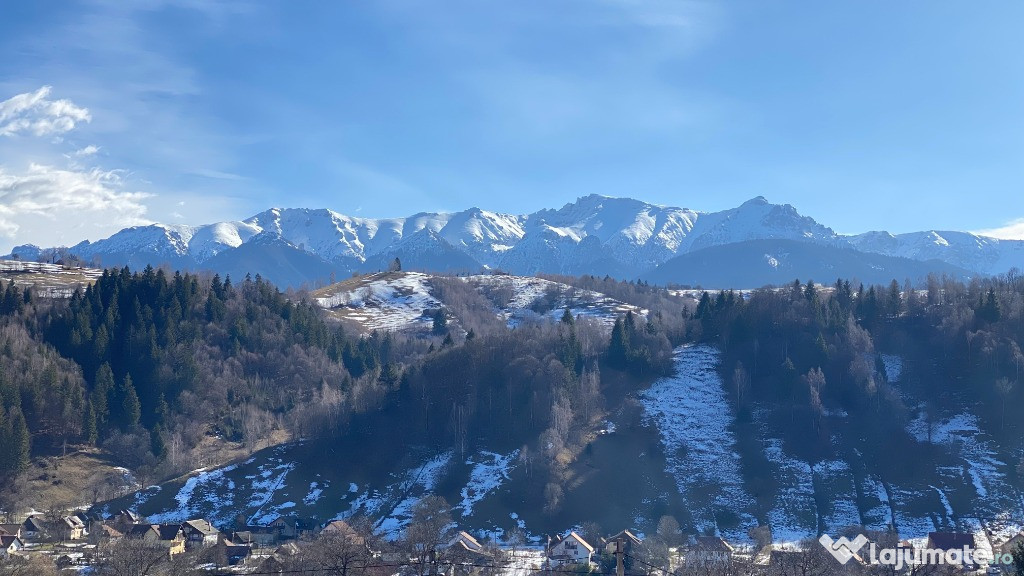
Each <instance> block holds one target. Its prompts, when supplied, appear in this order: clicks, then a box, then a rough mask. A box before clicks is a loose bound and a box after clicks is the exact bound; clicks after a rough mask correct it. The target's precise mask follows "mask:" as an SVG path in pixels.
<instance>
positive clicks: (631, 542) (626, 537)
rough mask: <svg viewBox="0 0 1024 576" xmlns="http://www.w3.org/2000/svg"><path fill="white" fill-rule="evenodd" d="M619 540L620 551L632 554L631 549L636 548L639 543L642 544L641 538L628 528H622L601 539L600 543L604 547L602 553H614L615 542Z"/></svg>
mask: <svg viewBox="0 0 1024 576" xmlns="http://www.w3.org/2000/svg"><path fill="white" fill-rule="evenodd" d="M619 540H622V551H623V552H624V553H625V554H630V555H631V554H633V551H634V550H636V549H638V548H639V547H640V545H641V544H643V540H641V539H639V538H637V536H636V534H633V533H632V532H630V531H629V530H623V531H622V532H619V533H618V534H616V535H614V536H609V537H608V538H602V539H601V544H602V547H603V548H604V553H605V554H608V555H613V554H615V550H616V542H618V541H619Z"/></svg>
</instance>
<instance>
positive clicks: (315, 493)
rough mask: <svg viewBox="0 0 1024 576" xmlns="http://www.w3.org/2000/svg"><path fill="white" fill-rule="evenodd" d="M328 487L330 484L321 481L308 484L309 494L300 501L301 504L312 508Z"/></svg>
mask: <svg viewBox="0 0 1024 576" xmlns="http://www.w3.org/2000/svg"><path fill="white" fill-rule="evenodd" d="M330 485H331V483H330V482H328V481H327V480H321V481H320V482H316V481H314V482H310V483H309V493H307V494H306V497H305V498H303V499H302V503H303V504H305V505H306V506H312V505H313V504H316V502H317V500H320V497H321V496H322V495H323V493H324V489H325V488H327V487H328V486H330Z"/></svg>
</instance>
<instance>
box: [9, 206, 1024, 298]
mask: <svg viewBox="0 0 1024 576" xmlns="http://www.w3.org/2000/svg"><path fill="white" fill-rule="evenodd" d="M758 240H787V241H798V242H804V243H808V244H812V245H815V246H818V247H823V248H826V249H838V250H844V251H849V250H854V251H856V252H860V253H871V254H875V255H880V256H881V257H885V258H892V259H894V260H892V261H891V262H890V261H888V260H886V261H885V262H886V263H888V265H885V266H881V267H882V268H887V271H886V273H889V272H892V273H894V274H896V273H898V271H899V269H900V262H902V261H903V259H908V260H913V261H918V262H921V261H934V264H935V265H934V270H935V271H937V272H940V273H952V274H961V275H992V274H999V273H1005V272H1006V271H1008V270H1009V269H1010V268H1011V267H1020V268H1024V241H1019V240H998V239H995V238H988V237H984V236H978V235H976V234H971V233H968V232H937V231H928V232H915V233H909V234H899V235H892V234H889V233H887V232H868V233H866V234H860V235H857V236H843V235H840V234H837V233H836V232H834V231H833V230H832V229H831V228H828V227H827V226H824V225H822V224H820V223H818V222H817V221H815V220H814V219H813V218H810V217H807V216H803V215H801V214H800V213H799V212H797V210H796V209H795V208H794V207H793V206H791V205H788V204H782V205H780V204H772V203H770V202H768V201H767V200H765V199H764V198H763V197H760V196H759V197H757V198H754V199H752V200H749V201H747V202H744V203H743V204H742V205H740V206H738V207H736V208H731V209H728V210H723V211H720V212H699V211H695V210H691V209H688V208H676V207H668V206H659V205H655V204H650V203H647V202H643V201H640V200H634V199H631V198H610V197H606V196H599V195H590V196H585V197H582V198H579V199H577V200H576V201H575V202H572V203H569V204H566V205H565V206H563V207H561V208H559V209H545V210H540V211H538V212H535V213H532V214H527V215H514V214H501V213H497V212H489V211H486V210H482V209H479V208H470V209H468V210H465V211H462V212H455V213H420V214H415V215H413V216H409V217H406V218H387V219H370V218H356V217H351V216H346V215H344V214H341V213H338V212H335V211H333V210H327V209H319V210H313V209H298V208H295V209H283V208H273V209H270V210H267V211H265V212H261V213H259V214H256V215H255V216H253V217H251V218H248V219H246V220H242V221H230V222H217V223H213V224H207V225H202V226H185V225H168V224H153V225H150V226H139V227H132V228H126V229H124V230H121V231H120V232H118V233H116V234H114V235H113V236H110V237H109V238H106V239H103V240H99V241H96V242H88V241H85V242H82V243H80V244H77V245H75V246H72V247H70V248H69V251H70V252H71V253H73V254H75V255H77V256H79V257H80V258H82V259H84V260H86V261H96V260H98V261H99V262H101V263H102V264H103V265H107V266H109V265H123V264H128V265H131V266H143V265H145V264H153V265H160V264H164V263H166V264H169V265H171V266H172V267H175V268H185V269H210V270H216V271H219V272H223V273H231V274H244V273H247V272H249V273H254V274H255V273H260V274H262V275H263V276H264V277H266V278H268V279H271V280H273V281H275V282H277V283H279V284H282V285H299V284H302V283H306V282H314V281H318V280H326V279H327V278H328V277H329V276H330V275H331V274H335V275H344V274H350V273H352V272H356V271H372V270H379V269H386V268H387V265H388V263H389V262H391V261H392V260H394V258H396V257H397V258H400V259H401V260H402V262H403V264H404V267H405V268H406V269H421V270H435V271H474V272H475V271H477V270H480V269H482V268H491V269H495V268H500V269H503V270H507V271H509V272H513V273H516V274H535V273H538V272H547V273H564V274H584V273H587V274H601V275H604V274H610V275H612V276H617V277H621V278H634V277H637V276H639V275H641V274H645V273H650V272H653V271H655V270H656V269H657V268H658V267H659V266H661V265H663V264H665V263H666V262H668V261H669V260H671V259H673V258H677V257H679V256H682V255H686V254H694V253H697V252H699V251H701V250H706V249H709V248H714V247H721V246H726V245H741V246H750V248H749V249H750V250H765V249H766V248H765V246H768V247H769V248H768V250H769V251H770V246H772V244H771V243H769V244H763V243H758V242H752V241H758ZM40 252H42V250H41V249H40V248H38V247H36V246H31V245H26V246H19V247H17V248H15V249H14V250H13V251H12V253H14V254H18V255H19V256H20V257H21V258H22V259H26V260H27V259H35V258H37V257H38V255H39V254H40ZM819 252H820V251H818V252H816V254H818V253H819ZM827 253H828V250H826V251H825V254H826V256H820V255H819V256H816V257H817V258H827ZM758 257H759V260H758V261H759V262H760V261H763V262H764V263H765V266H766V267H768V268H772V269H773V270H774V271H776V272H777V270H778V267H779V263H780V261H781V262H783V263H784V262H785V259H786V254H774V253H768V252H766V253H765V254H763V255H761V254H759V255H758ZM282 263H287V265H286V266H284V268H286V270H282V266H281V264H282ZM871 267H872V268H879V265H878V264H872V265H871ZM888 269H891V270H888ZM913 270H914V272H915V273H917V272H920V270H921V267H920V266H915V267H914V268H913ZM793 273H795V274H799V273H800V270H798V269H796V270H793ZM837 273H838V274H842V271H841V270H838V271H837ZM664 276H665V274H660V275H658V277H659V278H663V277H664ZM773 277H774V276H773ZM670 278H671V276H670ZM759 278H760V276H758V275H757V274H756V273H754V274H752V275H751V276H750V278H749V281H750V282H753V283H755V284H756V283H757V282H758V279H759Z"/></svg>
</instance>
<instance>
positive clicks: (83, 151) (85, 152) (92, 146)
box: [71, 144, 100, 158]
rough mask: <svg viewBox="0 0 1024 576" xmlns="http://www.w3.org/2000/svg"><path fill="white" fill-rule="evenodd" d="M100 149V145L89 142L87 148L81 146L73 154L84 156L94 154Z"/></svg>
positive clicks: (78, 156)
mask: <svg viewBox="0 0 1024 576" xmlns="http://www.w3.org/2000/svg"><path fill="white" fill-rule="evenodd" d="M99 151H100V147H99V146H96V145H95V144H89V145H88V146H86V147H85V148H79V149H78V150H75V151H74V152H72V153H71V155H72V156H75V157H77V158H82V157H83V156H93V155H95V154H96V153H97V152H99Z"/></svg>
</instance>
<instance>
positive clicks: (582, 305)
mask: <svg viewBox="0 0 1024 576" xmlns="http://www.w3.org/2000/svg"><path fill="white" fill-rule="evenodd" d="M462 280H464V281H466V282H469V283H470V284H473V285H474V286H476V287H477V289H479V290H481V291H486V290H493V289H495V288H505V289H509V290H511V294H512V297H511V299H510V300H509V301H508V302H507V303H504V304H503V305H500V306H497V307H496V310H495V313H496V314H498V315H499V316H500V317H502V318H505V320H507V321H508V323H509V326H515V325H517V324H519V323H521V322H525V321H535V320H542V319H546V320H551V321H557V320H559V319H560V318H561V317H562V314H564V313H565V309H566V308H569V311H570V313H571V314H572V315H573V316H584V317H588V318H594V319H596V320H597V321H599V322H601V323H602V324H604V325H606V326H609V327H610V326H611V325H612V324H614V323H615V319H616V318H618V317H619V316H622V315H624V314H626V312H628V311H632V312H633V313H634V314H640V315H642V316H644V315H646V314H647V311H646V310H644V309H642V308H639V307H637V306H632V305H630V304H626V303H625V302H621V301H619V300H616V299H614V298H610V297H608V296H606V295H604V294H601V293H599V292H594V291H592V290H580V289H578V288H574V287H572V286H569V285H567V284H562V283H559V282H552V281H550V280H544V279H542V278H533V277H528V276H506V275H480V276H468V277H465V278H462ZM549 295H552V296H553V298H551V300H550V302H548V303H546V305H545V303H544V301H545V300H546V299H548V298H549ZM535 309H548V310H546V311H545V312H544V313H543V314H538V313H537V312H536V311H535Z"/></svg>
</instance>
